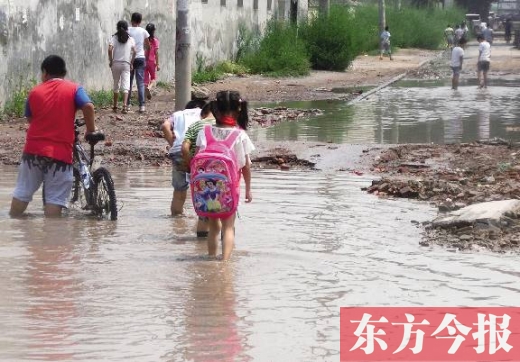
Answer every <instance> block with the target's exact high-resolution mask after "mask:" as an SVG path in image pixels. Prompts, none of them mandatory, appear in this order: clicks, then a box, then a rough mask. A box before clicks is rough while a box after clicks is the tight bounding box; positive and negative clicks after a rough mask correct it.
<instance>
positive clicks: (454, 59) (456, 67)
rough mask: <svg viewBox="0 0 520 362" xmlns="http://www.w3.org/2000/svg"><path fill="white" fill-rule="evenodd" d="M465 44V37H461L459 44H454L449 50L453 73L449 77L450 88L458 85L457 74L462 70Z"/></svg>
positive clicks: (456, 87)
mask: <svg viewBox="0 0 520 362" xmlns="http://www.w3.org/2000/svg"><path fill="white" fill-rule="evenodd" d="M465 45H466V38H464V37H462V38H461V39H460V41H459V45H457V46H455V47H454V48H453V50H452V51H451V63H450V66H451V70H452V71H453V75H452V78H451V89H453V90H457V89H458V87H459V76H460V72H461V70H462V63H463V61H464V46H465Z"/></svg>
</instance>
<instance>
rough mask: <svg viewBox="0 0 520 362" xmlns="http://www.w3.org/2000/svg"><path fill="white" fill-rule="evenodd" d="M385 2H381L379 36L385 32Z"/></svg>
mask: <svg viewBox="0 0 520 362" xmlns="http://www.w3.org/2000/svg"><path fill="white" fill-rule="evenodd" d="M385 26H386V18H385V0H379V35H381V33H382V32H383V30H385Z"/></svg>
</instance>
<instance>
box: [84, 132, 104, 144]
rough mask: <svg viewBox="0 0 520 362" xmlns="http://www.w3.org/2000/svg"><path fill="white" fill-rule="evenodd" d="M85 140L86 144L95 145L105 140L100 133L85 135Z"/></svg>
mask: <svg viewBox="0 0 520 362" xmlns="http://www.w3.org/2000/svg"><path fill="white" fill-rule="evenodd" d="M85 140H87V142H88V143H90V144H92V145H95V144H96V143H98V142H99V141H104V140H105V134H103V133H101V132H93V133H87V134H86V135H85Z"/></svg>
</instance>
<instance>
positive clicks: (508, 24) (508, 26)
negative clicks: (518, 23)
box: [504, 18, 513, 44]
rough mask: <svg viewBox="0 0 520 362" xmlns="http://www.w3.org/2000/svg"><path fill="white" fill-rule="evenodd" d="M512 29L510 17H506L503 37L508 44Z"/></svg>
mask: <svg viewBox="0 0 520 362" xmlns="http://www.w3.org/2000/svg"><path fill="white" fill-rule="evenodd" d="M512 30H513V23H512V22H511V19H510V18H507V19H506V23H505V24H504V37H505V40H506V43H507V44H509V43H510V42H511V32H512Z"/></svg>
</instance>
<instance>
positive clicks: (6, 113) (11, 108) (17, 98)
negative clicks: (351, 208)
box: [0, 79, 36, 119]
mask: <svg viewBox="0 0 520 362" xmlns="http://www.w3.org/2000/svg"><path fill="white" fill-rule="evenodd" d="M35 85H36V80H35V79H32V80H30V81H28V82H23V81H20V82H19V85H18V87H17V88H16V90H15V91H14V92H13V95H12V96H11V98H9V99H8V100H7V101H6V102H5V105H4V107H3V109H2V112H1V114H0V119H6V118H11V117H23V116H24V114H25V103H26V102H27V96H28V95H29V92H30V91H31V89H32V88H33V87H34V86H35Z"/></svg>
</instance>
